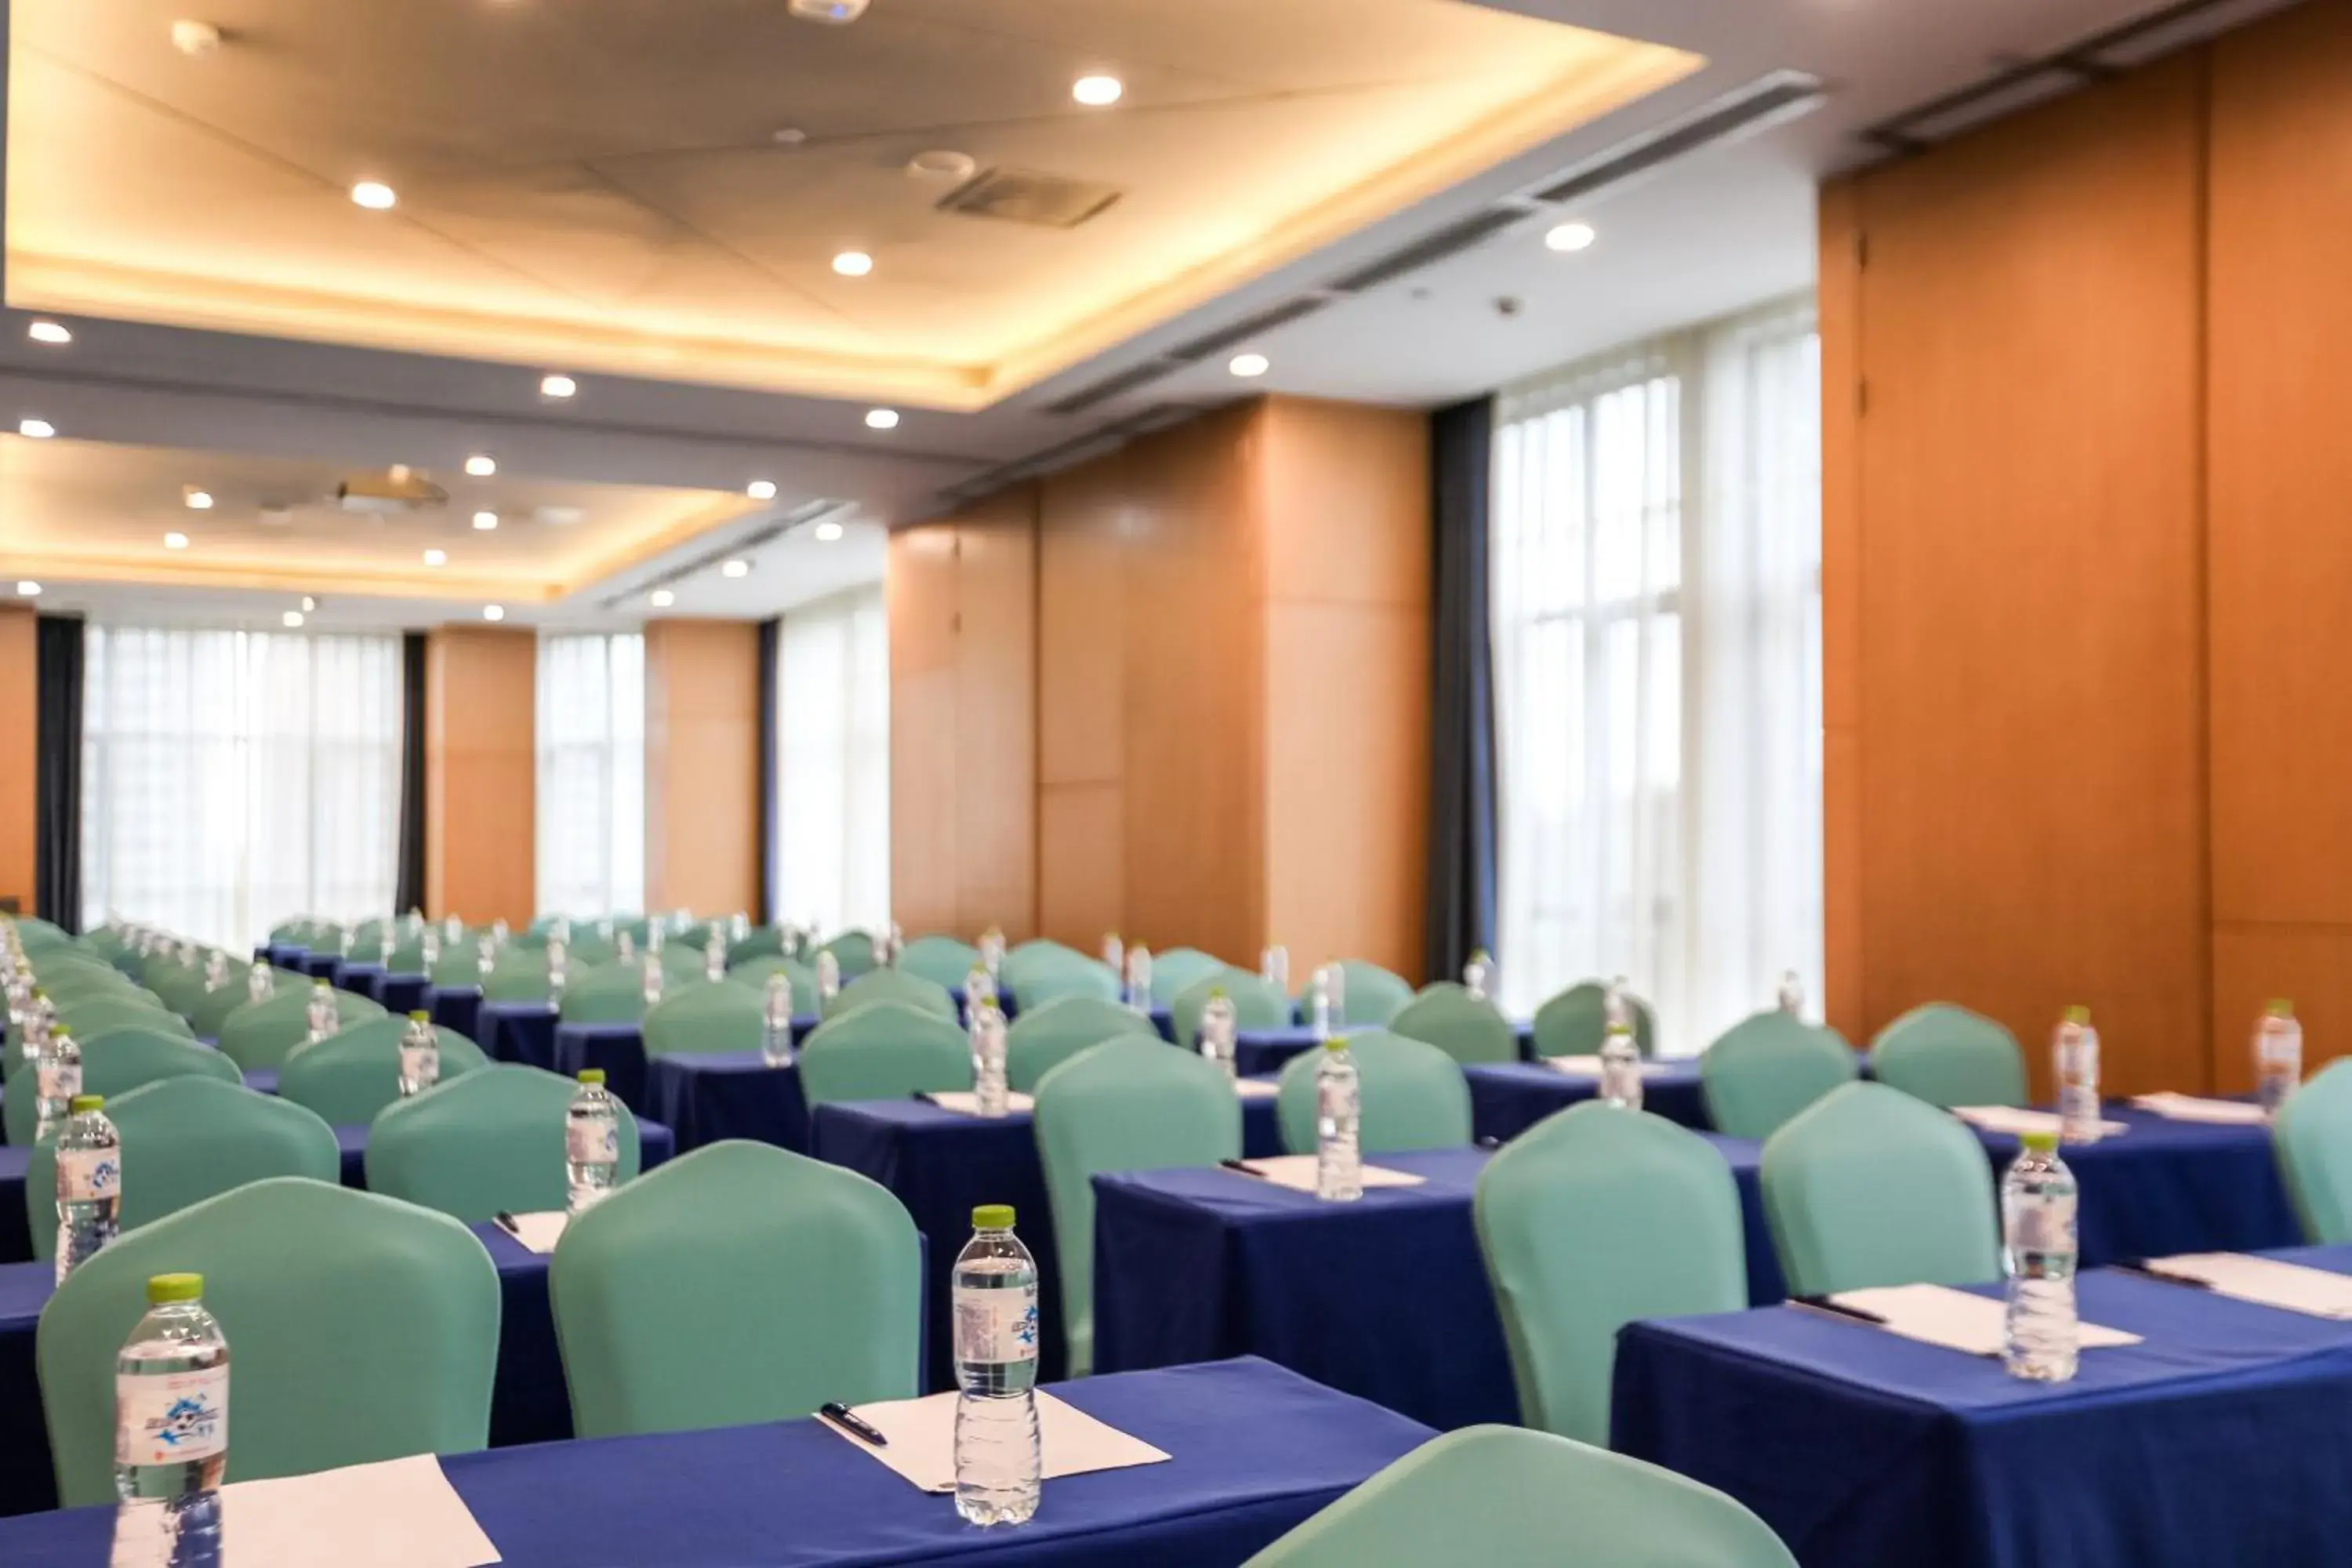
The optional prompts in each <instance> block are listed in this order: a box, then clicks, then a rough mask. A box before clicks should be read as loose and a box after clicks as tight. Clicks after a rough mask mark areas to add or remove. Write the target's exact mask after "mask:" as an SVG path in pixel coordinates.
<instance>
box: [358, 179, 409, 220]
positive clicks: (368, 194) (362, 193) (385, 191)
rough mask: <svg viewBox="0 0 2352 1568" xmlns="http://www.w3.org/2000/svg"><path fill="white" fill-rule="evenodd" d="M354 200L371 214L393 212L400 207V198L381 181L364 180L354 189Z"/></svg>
mask: <svg viewBox="0 0 2352 1568" xmlns="http://www.w3.org/2000/svg"><path fill="white" fill-rule="evenodd" d="M352 200H353V201H355V202H357V203H358V204H359V205H362V206H363V207H365V208H367V209H368V211H370V212H374V213H380V212H389V211H391V210H392V208H393V207H394V206H395V205H398V203H399V201H400V197H399V196H398V195H394V192H393V188H392V187H391V186H390V185H387V184H384V183H383V181H381V180H362V181H361V182H360V183H359V184H356V185H353V186H352Z"/></svg>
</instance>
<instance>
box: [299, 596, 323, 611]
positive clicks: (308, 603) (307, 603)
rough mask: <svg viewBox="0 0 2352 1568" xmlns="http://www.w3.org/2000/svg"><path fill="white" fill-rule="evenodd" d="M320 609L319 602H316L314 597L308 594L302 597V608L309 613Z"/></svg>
mask: <svg viewBox="0 0 2352 1568" xmlns="http://www.w3.org/2000/svg"><path fill="white" fill-rule="evenodd" d="M318 607H319V601H318V600H316V599H314V598H312V597H311V596H310V595H308V594H305V595H302V608H303V609H304V610H305V611H306V612H307V611H310V610H315V609H317V608H318Z"/></svg>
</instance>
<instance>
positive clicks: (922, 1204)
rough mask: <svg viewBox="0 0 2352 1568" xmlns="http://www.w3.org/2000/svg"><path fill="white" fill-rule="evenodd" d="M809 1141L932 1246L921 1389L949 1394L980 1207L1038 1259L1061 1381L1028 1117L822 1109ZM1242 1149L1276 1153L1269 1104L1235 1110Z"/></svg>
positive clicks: (1044, 1217) (1052, 1365) (1057, 1295)
mask: <svg viewBox="0 0 2352 1568" xmlns="http://www.w3.org/2000/svg"><path fill="white" fill-rule="evenodd" d="M809 1141H810V1151H811V1152H813V1153H814V1154H815V1156H816V1157H817V1158H818V1159H820V1160H824V1161H826V1162H828V1163H832V1164H835V1165H840V1166H843V1167H844V1168H845V1169H848V1170H852V1171H856V1173H858V1174H860V1175H862V1176H866V1177H869V1178H871V1179H872V1180H874V1181H876V1182H878V1183H879V1184H882V1185H883V1186H886V1187H887V1188H889V1189H890V1191H891V1192H892V1193H894V1194H897V1195H898V1201H899V1202H900V1203H902V1204H904V1205H907V1212H908V1214H909V1215H913V1216H914V1220H915V1228H916V1229H917V1230H919V1231H921V1232H922V1233H923V1235H924V1237H927V1238H928V1240H929V1244H930V1247H929V1277H928V1278H926V1279H925V1280H924V1282H923V1299H924V1300H925V1301H926V1302H928V1303H929V1311H928V1313H927V1316H928V1318H929V1330H928V1331H929V1342H930V1355H929V1365H928V1367H927V1368H926V1373H925V1382H926V1385H927V1386H928V1387H930V1388H933V1389H940V1388H949V1387H952V1386H953V1385H954V1374H953V1369H952V1367H951V1366H950V1362H949V1356H950V1352H951V1350H952V1348H953V1344H954V1340H953V1337H952V1325H951V1324H950V1321H949V1318H948V1301H949V1293H948V1287H949V1282H950V1280H949V1277H950V1274H951V1272H952V1271H953V1268H954V1265H955V1257H956V1254H957V1253H959V1252H961V1251H962V1250H963V1244H964V1243H965V1242H966V1241H968V1240H970V1239H971V1211H972V1210H973V1209H974V1208H977V1207H978V1206H979V1205H982V1204H1011V1205H1013V1208H1014V1210H1015V1211H1016V1213H1017V1215H1018V1229H1019V1231H1020V1235H1021V1239H1022V1240H1023V1241H1024V1242H1025V1243H1027V1244H1028V1247H1029V1250H1030V1252H1031V1253H1032V1254H1033V1255H1034V1257H1035V1258H1036V1259H1037V1274H1038V1279H1039V1281H1040V1283H1041V1284H1042V1285H1043V1287H1044V1289H1043V1291H1042V1292H1041V1295H1040V1301H1041V1307H1040V1310H1039V1320H1040V1321H1039V1323H1038V1332H1039V1334H1040V1335H1041V1336H1042V1338H1043V1340H1044V1344H1045V1349H1044V1369H1043V1375H1045V1376H1046V1377H1059V1376H1061V1375H1062V1374H1063V1372H1064V1370H1065V1369H1066V1367H1067V1365H1068V1360H1067V1352H1068V1343H1067V1340H1066V1331H1065V1329H1064V1326H1063V1321H1062V1284H1061V1279H1062V1277H1061V1254H1060V1249H1059V1248H1058V1247H1056V1246H1055V1240H1054V1215H1053V1210H1052V1208H1051V1207H1050V1206H1049V1205H1048V1204H1047V1202H1046V1197H1045V1169H1044V1167H1043V1166H1042V1165H1041V1164H1040V1163H1039V1162H1038V1159H1037V1140H1036V1135H1035V1130H1034V1121H1033V1120H1032V1118H1031V1117H1030V1115H1029V1113H1028V1112H1026V1111H1016V1112H1014V1113H1013V1114H1012V1115H1009V1116H1004V1117H1002V1118H997V1119H993V1120H991V1119H988V1118H984V1117H978V1116H966V1115H964V1114H963V1113H962V1112H961V1111H955V1110H940V1108H939V1107H938V1106H936V1105H933V1104H931V1103H930V1102H929V1101H928V1100H912V1099H909V1100H859V1101H856V1102H855V1103H851V1104H835V1105H823V1106H819V1107H818V1108H817V1109H816V1111H815V1113H814V1115H813V1116H812V1117H811V1119H810V1127H809ZM1242 1142H1243V1146H1244V1149H1246V1150H1247V1151H1248V1152H1251V1153H1266V1154H1271V1153H1276V1152H1279V1150H1280V1144H1281V1133H1280V1131H1278V1130H1277V1129H1276V1122H1275V1115H1274V1101H1273V1100H1244V1101H1243V1102H1242ZM1222 1353H1224V1352H1220V1354H1222ZM1196 1359H1198V1360H1202V1361H1214V1360H1217V1359H1219V1356H1217V1355H1210V1356H1202V1357H1198V1358H1196Z"/></svg>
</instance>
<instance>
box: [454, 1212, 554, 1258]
mask: <svg viewBox="0 0 2352 1568" xmlns="http://www.w3.org/2000/svg"><path fill="white" fill-rule="evenodd" d="M475 1212H476V1213H477V1214H478V1213H480V1212H481V1211H480V1210H478V1209H477V1210H476V1211H475ZM507 1218H509V1219H510V1220H512V1221H514V1228H513V1229H512V1230H507V1227H506V1226H503V1225H501V1226H499V1229H500V1230H506V1232H507V1235H509V1236H510V1237H513V1238H514V1239H515V1240H517V1241H519V1242H520V1243H522V1245H523V1246H524V1247H527V1248H529V1249H530V1251H532V1252H536V1253H539V1254H540V1255H541V1256H542V1257H544V1256H545V1255H546V1254H548V1253H551V1252H552V1251H554V1250H555V1244H556V1243H557V1242H559V1241H562V1239H563V1227H564V1226H565V1225H566V1224H567V1223H568V1222H569V1221H570V1219H571V1216H570V1215H562V1214H510V1215H507Z"/></svg>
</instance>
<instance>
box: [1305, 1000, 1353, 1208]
mask: <svg viewBox="0 0 2352 1568" xmlns="http://www.w3.org/2000/svg"><path fill="white" fill-rule="evenodd" d="M1363 1116H1364V1097H1363V1086H1362V1084H1361V1082H1360V1080H1359V1079H1358V1078H1357V1076H1356V1058H1354V1057H1352V1056H1350V1055H1349V1053H1348V1042H1347V1040H1346V1039H1345V1038H1343V1037H1339V1036H1334V1037H1331V1038H1330V1039H1328V1040H1326V1041H1324V1042H1323V1059H1322V1060H1321V1061H1319V1062H1318V1063H1316V1064H1315V1195H1316V1196H1317V1197H1318V1198H1321V1199H1322V1200H1323V1201H1324V1202H1326V1203H1334V1204H1349V1203H1353V1202H1355V1201H1356V1200H1357V1199H1358V1198H1360V1197H1362V1196H1363V1195H1364V1154H1363V1149H1362V1147H1361V1145H1360V1140H1359V1139H1358V1136H1357V1133H1358V1131H1359V1129H1360V1127H1361V1125H1362V1123H1363Z"/></svg>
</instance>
